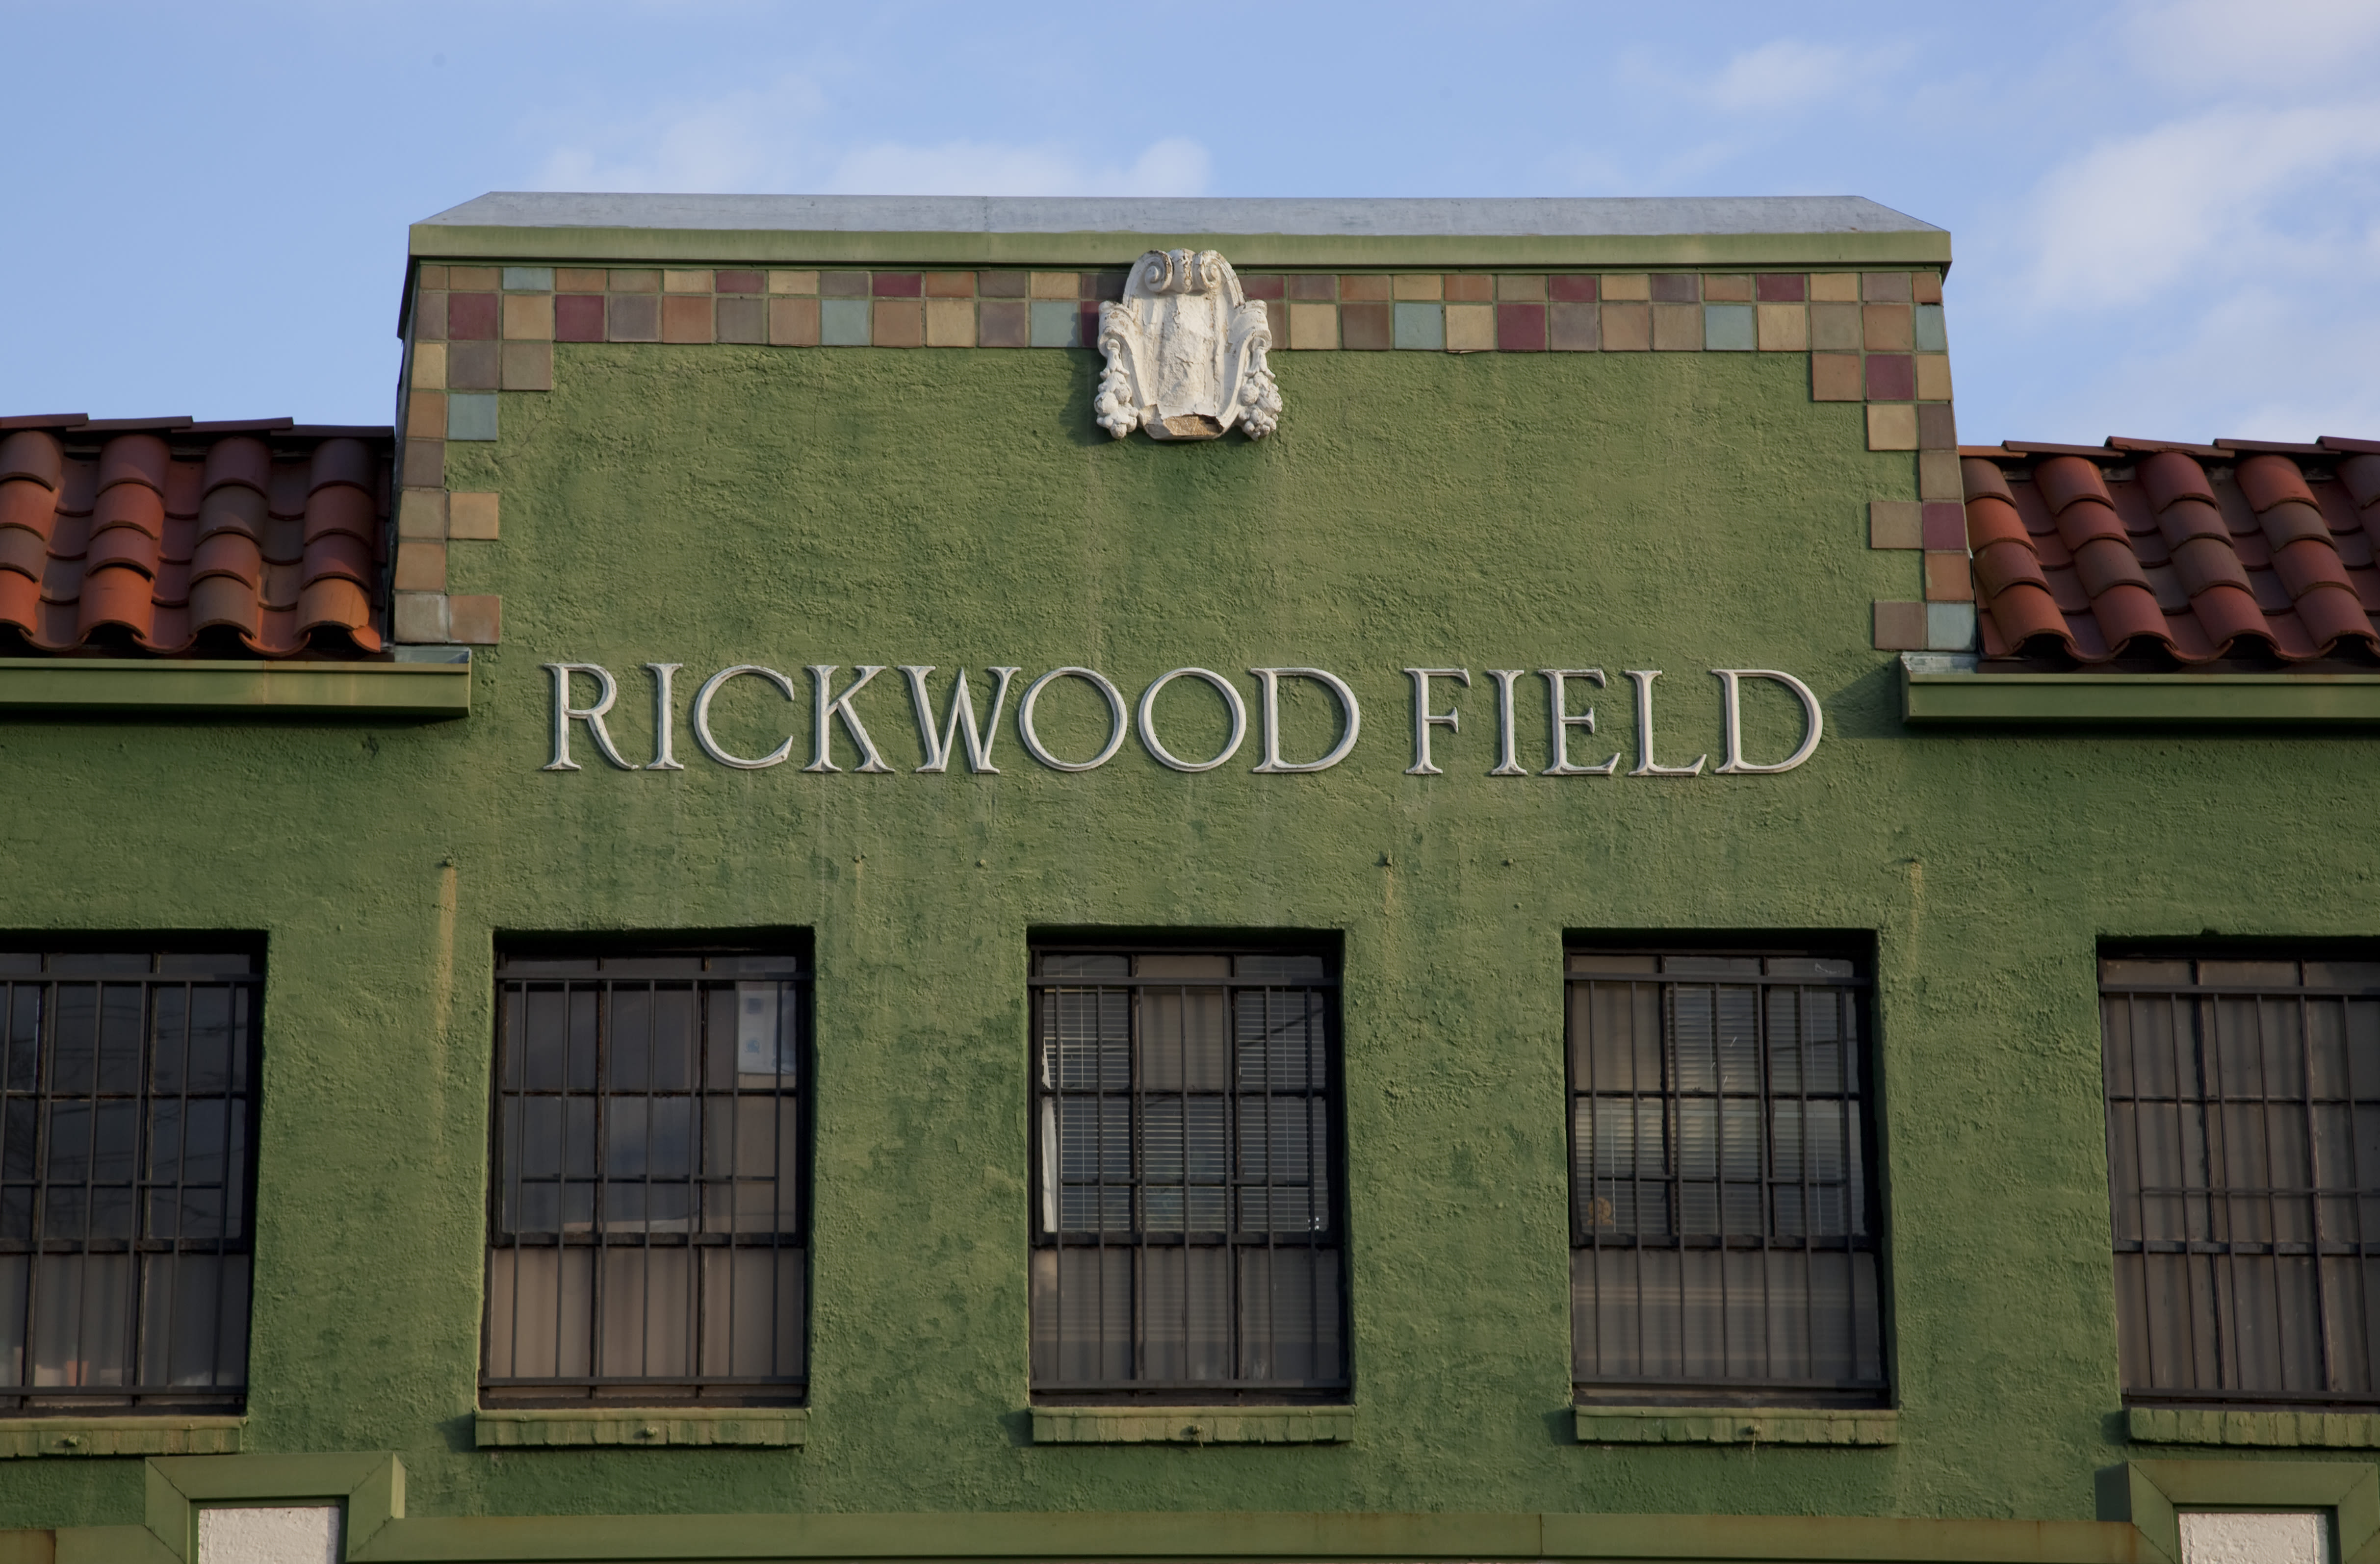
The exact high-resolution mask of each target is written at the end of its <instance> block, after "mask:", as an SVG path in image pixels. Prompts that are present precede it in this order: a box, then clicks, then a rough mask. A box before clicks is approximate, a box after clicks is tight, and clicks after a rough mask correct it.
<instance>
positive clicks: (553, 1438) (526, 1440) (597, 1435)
mask: <svg viewBox="0 0 2380 1564" xmlns="http://www.w3.org/2000/svg"><path fill="white" fill-rule="evenodd" d="M809 1429H810V1414H809V1409H808V1408H807V1407H656V1408H653V1409H651V1410H649V1411H643V1410H638V1409H636V1408H632V1407H606V1408H604V1409H603V1410H602V1411H601V1412H596V1411H591V1410H586V1409H581V1408H577V1407H572V1408H568V1409H566V1410H561V1411H518V1412H480V1414H479V1416H478V1417H477V1418H475V1419H474V1420H473V1429H472V1432H473V1437H474V1439H475V1441H476V1442H477V1444H478V1445H479V1447H480V1449H540V1448H542V1449H565V1448H572V1447H584V1446H589V1445H630V1446H637V1445H644V1446H653V1447H659V1446H662V1445H762V1446H771V1447H779V1448H783V1447H799V1446H801V1445H805V1444H807V1443H808V1442H809Z"/></svg>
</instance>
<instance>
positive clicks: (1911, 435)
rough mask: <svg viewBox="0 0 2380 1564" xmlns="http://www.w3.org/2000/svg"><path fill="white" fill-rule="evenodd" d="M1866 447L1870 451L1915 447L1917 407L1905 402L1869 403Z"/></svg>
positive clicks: (1911, 449)
mask: <svg viewBox="0 0 2380 1564" xmlns="http://www.w3.org/2000/svg"><path fill="white" fill-rule="evenodd" d="M1867 448H1868V449H1869V450H1871V451H1914V450H1916V449H1917V409H1916V407H1915V406H1913V405H1912V404H1910V403H1907V402H1891V403H1884V402H1876V403H1870V404H1869V405H1868V409H1867Z"/></svg>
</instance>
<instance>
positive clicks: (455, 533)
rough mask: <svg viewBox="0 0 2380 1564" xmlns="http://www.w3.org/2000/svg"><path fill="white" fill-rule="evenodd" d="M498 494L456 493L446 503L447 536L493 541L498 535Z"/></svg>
mask: <svg viewBox="0 0 2380 1564" xmlns="http://www.w3.org/2000/svg"><path fill="white" fill-rule="evenodd" d="M497 509H498V506H497V503H496V496H495V495H493V494H486V493H463V494H454V495H450V496H448V498H447V503H446V536H448V537H449V538H471V539H477V540H480V541H483V542H484V541H491V540H493V539H494V538H495V536H496V512H497Z"/></svg>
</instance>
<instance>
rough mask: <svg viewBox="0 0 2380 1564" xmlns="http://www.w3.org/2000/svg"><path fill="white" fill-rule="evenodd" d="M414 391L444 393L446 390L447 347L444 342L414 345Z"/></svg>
mask: <svg viewBox="0 0 2380 1564" xmlns="http://www.w3.org/2000/svg"><path fill="white" fill-rule="evenodd" d="M413 389H414V390H416V391H443V390H445V389H446V345H445V344H444V343H443V342H419V343H416V344H414V345H413Z"/></svg>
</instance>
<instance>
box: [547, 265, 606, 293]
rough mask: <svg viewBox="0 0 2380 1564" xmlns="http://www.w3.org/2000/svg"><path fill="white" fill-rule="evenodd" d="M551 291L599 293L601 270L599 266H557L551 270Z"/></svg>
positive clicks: (600, 290) (601, 286) (601, 277)
mask: <svg viewBox="0 0 2380 1564" xmlns="http://www.w3.org/2000/svg"><path fill="white" fill-rule="evenodd" d="M553 291H554V292H556V293H601V292H602V291H603V268H601V266H557V267H555V268H554V269H553Z"/></svg>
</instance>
